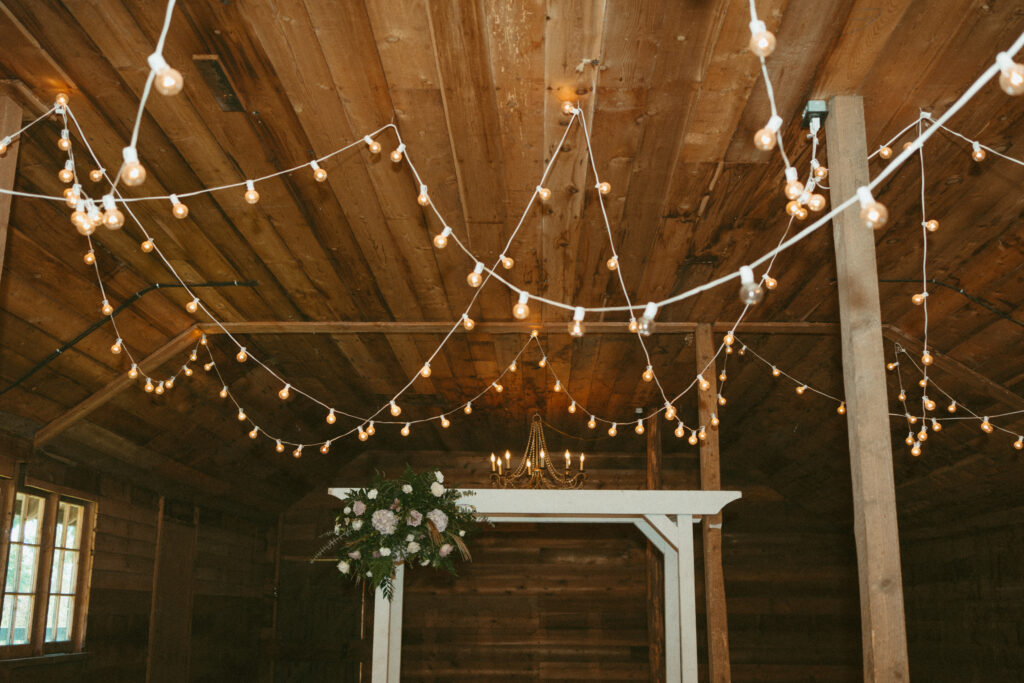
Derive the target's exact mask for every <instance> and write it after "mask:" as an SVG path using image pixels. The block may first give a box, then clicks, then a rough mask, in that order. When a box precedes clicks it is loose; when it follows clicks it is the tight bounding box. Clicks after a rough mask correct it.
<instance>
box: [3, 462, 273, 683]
mask: <svg viewBox="0 0 1024 683" xmlns="http://www.w3.org/2000/svg"><path fill="white" fill-rule="evenodd" d="M26 476H27V477H28V478H30V479H31V480H32V481H33V483H39V482H50V483H53V484H57V485H60V486H64V487H67V488H68V489H71V490H75V491H79V492H81V494H82V495H83V496H88V497H90V498H92V499H94V500H96V501H97V524H96V537H95V539H96V540H95V546H94V560H93V571H92V588H91V591H90V596H89V612H88V623H87V630H86V639H85V654H84V656H70V657H64V656H56V657H47V658H43V659H42V660H31V659H28V660H22V661H21V662H20V663H12V662H2V661H0V681H3V682H6V681H16V682H18V683H27V682H33V681H57V680H78V681H97V682H102V683H107V682H109V681H143V680H146V662H147V657H148V654H149V634H150V614H151V606H152V599H153V572H154V566H155V557H156V548H157V534H158V532H157V528H158V524H157V522H158V516H159V496H158V495H157V494H156V493H154V492H153V491H150V490H147V489H144V488H140V487H138V486H134V485H130V484H127V483H125V482H123V481H120V480H119V479H117V478H115V477H112V476H108V475H105V474H99V473H97V472H94V471H92V470H89V469H87V468H83V467H69V466H65V465H64V464H62V463H59V462H56V461H54V460H50V459H47V458H46V457H44V456H34V457H33V458H32V460H31V461H30V463H29V465H28V466H27V469H26ZM199 516H200V523H199V533H198V548H197V553H196V559H195V565H194V569H193V585H192V591H193V592H194V595H195V600H194V603H193V606H194V609H193V614H192V621H193V625H192V638H191V643H190V648H189V649H190V665H191V669H190V675H189V680H193V681H214V680H217V681H223V680H255V678H256V675H257V668H258V664H259V653H258V648H259V646H260V627H261V626H262V625H263V622H264V620H265V615H264V613H265V611H266V610H265V609H264V608H265V603H264V601H263V592H264V591H263V585H264V581H265V574H266V571H267V568H268V567H272V558H270V559H268V557H267V555H266V548H265V541H266V528H265V527H263V526H262V525H258V524H256V523H253V522H248V521H239V520H234V519H225V518H221V517H216V516H214V515H213V514H212V513H211V514H205V513H204V511H202V510H200V515H199Z"/></svg>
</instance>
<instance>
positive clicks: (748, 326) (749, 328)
mask: <svg viewBox="0 0 1024 683" xmlns="http://www.w3.org/2000/svg"><path fill="white" fill-rule="evenodd" d="M223 327H224V329H221V327H220V326H218V325H215V324H212V323H209V324H201V325H199V329H200V330H201V331H202V332H205V333H206V334H223V333H224V330H225V329H226V330H227V331H228V332H230V333H231V334H447V333H448V331H449V330H450V329H451V328H452V323H448V322H392V321H351V322H349V321H341V320H326V321H313V322H287V321H265V322H259V321H257V322H236V323H224V324H223ZM696 329H697V323H690V322H664V323H657V324H656V326H655V330H654V333H655V334H693V332H694V331H695V330H696ZM712 329H713V330H714V331H715V332H726V331H728V330H730V329H735V330H736V331H737V332H743V333H746V334H837V333H838V331H839V327H838V326H837V325H836V324H835V323H811V322H768V323H758V322H749V323H748V322H743V323H740V324H739V325H738V326H736V325H734V324H733V323H731V322H716V323H712ZM532 330H537V331H538V332H554V333H556V334H561V333H565V332H566V321H564V320H558V321H549V322H540V323H536V322H511V321H510V322H493V323H487V322H481V323H477V324H476V327H475V328H474V332H489V333H491V334H516V333H523V334H526V333H529V332H530V331H532ZM459 332H460V333H462V330H459ZM587 334H629V331H628V330H627V329H626V325H625V323H618V322H614V323H613V322H588V323H587Z"/></svg>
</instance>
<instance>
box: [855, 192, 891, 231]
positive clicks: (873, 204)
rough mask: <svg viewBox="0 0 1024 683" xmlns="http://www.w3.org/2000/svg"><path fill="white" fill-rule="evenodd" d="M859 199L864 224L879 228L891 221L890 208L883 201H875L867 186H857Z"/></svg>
mask: <svg viewBox="0 0 1024 683" xmlns="http://www.w3.org/2000/svg"><path fill="white" fill-rule="evenodd" d="M857 199H858V200H859V201H860V219H861V220H862V221H864V225H866V226H867V227H869V228H871V229H872V230H878V229H880V228H882V227H883V226H884V225H885V224H886V223H887V222H888V221H889V210H888V209H887V208H885V205H884V204H882V203H881V202H878V201H875V198H874V197H873V196H872V195H871V190H870V189H868V187H867V186H861V187H858V188H857Z"/></svg>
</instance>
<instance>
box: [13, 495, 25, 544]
mask: <svg viewBox="0 0 1024 683" xmlns="http://www.w3.org/2000/svg"><path fill="white" fill-rule="evenodd" d="M24 518H25V494H24V493H19V494H17V495H16V496H15V497H14V521H13V522H12V523H11V541H14V542H18V541H20V540H21V528H22V524H21V522H22V520H23V519H24Z"/></svg>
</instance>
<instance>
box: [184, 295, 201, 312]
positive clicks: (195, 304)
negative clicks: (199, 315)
mask: <svg viewBox="0 0 1024 683" xmlns="http://www.w3.org/2000/svg"><path fill="white" fill-rule="evenodd" d="M185 310H186V311H188V312H189V313H195V312H196V311H198V310H199V298H198V297H194V298H193V299H192V300H191V301H189V302H188V303H187V304H185Z"/></svg>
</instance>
